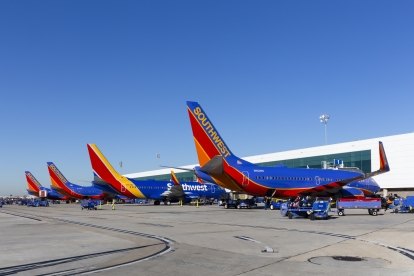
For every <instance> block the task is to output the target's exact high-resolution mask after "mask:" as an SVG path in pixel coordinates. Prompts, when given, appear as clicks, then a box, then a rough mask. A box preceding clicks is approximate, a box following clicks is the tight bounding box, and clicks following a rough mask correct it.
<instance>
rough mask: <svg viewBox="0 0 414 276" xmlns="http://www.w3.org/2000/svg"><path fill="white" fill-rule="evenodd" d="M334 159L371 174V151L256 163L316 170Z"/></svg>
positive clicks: (187, 175) (183, 176)
mask: <svg viewBox="0 0 414 276" xmlns="http://www.w3.org/2000/svg"><path fill="white" fill-rule="evenodd" d="M334 159H337V160H342V161H343V162H344V167H356V168H359V169H361V170H362V171H363V172H365V173H369V172H371V150H362V151H352V152H344V153H335V154H327V155H320V156H312V157H305V158H295V159H288V160H279V161H272V162H264V163H258V165H262V166H275V165H285V166H286V167H289V168H306V167H309V168H317V169H320V168H321V167H322V161H326V162H328V163H330V164H332V163H333V162H334ZM176 176H177V177H178V179H179V180H181V181H195V176H194V174H193V172H182V173H176ZM137 179H141V180H144V179H155V180H167V181H168V180H170V179H171V175H170V174H163V175H154V176H147V177H139V178H137Z"/></svg>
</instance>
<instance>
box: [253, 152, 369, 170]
mask: <svg viewBox="0 0 414 276" xmlns="http://www.w3.org/2000/svg"><path fill="white" fill-rule="evenodd" d="M334 159H337V160H342V161H343V162H344V167H356V168H358V169H361V170H362V171H363V172H365V173H368V172H371V150H362V151H353V152H344V153H335V154H327V155H320V156H312V157H305V158H295V159H289V160H279V161H272V162H265V163H261V165H263V166H274V165H285V166H287V167H289V168H306V167H308V166H309V168H316V169H320V168H321V167H322V165H321V164H322V161H326V162H328V163H330V164H332V163H333V162H334Z"/></svg>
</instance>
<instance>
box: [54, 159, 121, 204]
mask: <svg viewBox="0 0 414 276" xmlns="http://www.w3.org/2000/svg"><path fill="white" fill-rule="evenodd" d="M47 168H48V170H49V175H50V182H51V184H52V187H53V188H54V189H56V190H57V191H59V192H60V193H62V194H65V195H67V196H70V197H72V198H76V199H86V198H91V199H101V200H102V199H112V198H114V197H115V195H114V194H106V193H104V192H103V191H102V190H101V189H99V188H97V187H94V186H81V185H77V184H73V183H71V182H69V181H68V180H67V179H66V177H64V176H63V174H62V173H61V172H60V170H59V169H58V168H57V167H56V165H55V164H54V163H53V162H47Z"/></svg>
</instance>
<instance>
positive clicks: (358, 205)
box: [336, 197, 382, 216]
mask: <svg viewBox="0 0 414 276" xmlns="http://www.w3.org/2000/svg"><path fill="white" fill-rule="evenodd" d="M381 207H382V206H381V198H369V197H364V198H358V199H355V198H339V199H338V200H337V201H336V209H337V211H338V216H344V215H345V209H367V210H368V214H370V215H371V216H376V215H378V211H379V210H380V209H381Z"/></svg>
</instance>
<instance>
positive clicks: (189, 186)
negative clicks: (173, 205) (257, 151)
mask: <svg viewBox="0 0 414 276" xmlns="http://www.w3.org/2000/svg"><path fill="white" fill-rule="evenodd" d="M87 147H88V152H89V157H90V159H91V164H92V168H93V171H94V174H95V175H96V176H97V177H98V178H99V179H102V181H101V182H100V185H104V182H105V183H107V185H109V186H110V187H111V188H112V189H113V190H115V191H116V192H117V193H119V194H121V195H124V196H126V197H128V198H137V199H153V200H154V205H159V204H160V202H161V201H163V202H164V203H165V204H166V203H167V202H168V201H171V200H173V199H177V198H182V197H184V198H186V197H188V196H190V195H191V196H193V197H199V198H200V197H214V198H219V196H221V193H223V192H224V190H223V189H222V188H220V187H219V186H217V185H215V184H200V183H198V182H186V183H183V184H182V185H181V186H179V185H174V183H171V181H162V180H136V179H131V178H128V177H125V176H122V175H121V174H119V173H118V172H117V171H116V170H115V169H114V167H112V165H111V164H110V163H109V161H108V160H107V159H106V157H105V156H104V155H103V154H102V152H101V151H100V150H99V148H98V147H97V146H96V145H95V144H88V145H87Z"/></svg>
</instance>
